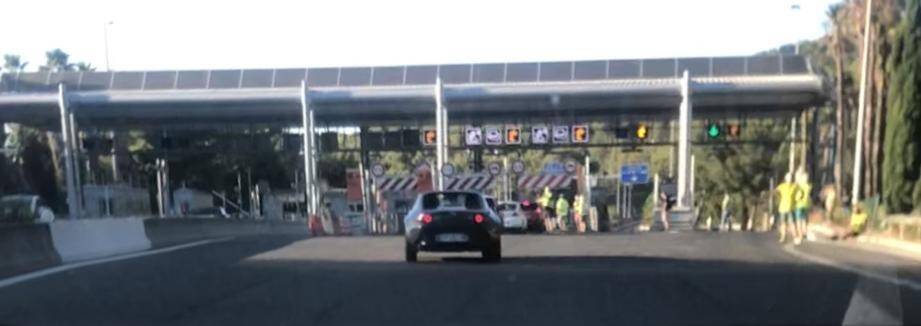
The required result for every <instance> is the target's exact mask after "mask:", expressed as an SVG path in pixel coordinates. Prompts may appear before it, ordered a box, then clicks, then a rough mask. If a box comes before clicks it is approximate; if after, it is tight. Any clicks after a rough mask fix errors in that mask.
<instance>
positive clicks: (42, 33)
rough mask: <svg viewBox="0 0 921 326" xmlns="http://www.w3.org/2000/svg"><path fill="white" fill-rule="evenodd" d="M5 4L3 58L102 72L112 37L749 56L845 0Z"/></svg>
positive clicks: (181, 57) (577, 54)
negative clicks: (57, 51) (63, 56)
mask: <svg viewBox="0 0 921 326" xmlns="http://www.w3.org/2000/svg"><path fill="white" fill-rule="evenodd" d="M12 1H15V2H16V4H15V5H14V6H13V7H15V8H16V9H15V10H16V13H6V14H4V15H3V19H0V31H3V32H2V33H0V35H2V36H0V54H19V55H21V56H22V57H23V59H24V60H25V61H29V62H30V64H29V69H28V70H34V69H37V68H38V66H39V65H40V64H41V63H42V62H44V52H45V51H48V50H50V49H54V48H61V49H63V50H64V51H65V52H67V53H69V54H71V62H77V61H87V62H90V63H92V64H93V65H94V66H96V67H98V68H99V69H100V70H105V69H106V55H105V54H106V51H105V44H106V42H105V39H106V34H108V45H109V46H108V48H109V51H108V53H109V60H108V61H109V67H110V69H111V70H172V69H235V68H288V67H332V66H370V65H375V66H381V65H407V64H439V63H485V62H518V61H557V60H590V59H628V58H659V57H693V56H731V55H751V54H754V53H756V52H759V51H763V50H767V49H772V48H776V47H777V46H778V45H781V44H785V43H791V42H793V41H796V40H806V39H814V38H817V37H820V36H821V35H823V34H824V33H825V30H826V26H827V20H826V18H825V17H826V16H825V12H826V9H827V8H828V6H829V5H830V4H832V3H836V2H840V1H841V0H642V1H639V0H602V1H587V0H559V1H539V0H530V1H511V0H507V1H500V0H463V1H435V0H389V1H379V0H378V1H374V0H370V1H359V0H327V1H313V0H310V1H308V0H302V1H279V0H259V1H251V0H242V1H229V0H227V1H205V0H178V1H177V0H159V1H136V0H116V1H110V0H62V1H48V0H28V1H24V0H12ZM795 5H796V6H798V8H799V9H793V7H794V6H795ZM4 7H5V8H11V7H10V6H4ZM109 23H110V24H109ZM106 31H107V32H106Z"/></svg>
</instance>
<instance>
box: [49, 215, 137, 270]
mask: <svg viewBox="0 0 921 326" xmlns="http://www.w3.org/2000/svg"><path fill="white" fill-rule="evenodd" d="M51 239H52V241H53V242H54V247H55V249H56V250H57V252H58V254H59V255H60V256H61V260H62V261H63V262H72V261H78V260H85V259H92V258H99V257H105V256H111V255H117V254H121V253H128V252H135V251H141V250H147V249H150V247H151V245H150V240H148V239H147V235H146V234H145V232H144V220H143V219H141V218H103V219H85V220H73V221H55V222H54V223H52V224H51Z"/></svg>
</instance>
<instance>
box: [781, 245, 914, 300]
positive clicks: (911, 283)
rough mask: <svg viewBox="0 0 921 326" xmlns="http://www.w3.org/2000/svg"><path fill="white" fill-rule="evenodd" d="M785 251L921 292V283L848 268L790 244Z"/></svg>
mask: <svg viewBox="0 0 921 326" xmlns="http://www.w3.org/2000/svg"><path fill="white" fill-rule="evenodd" d="M783 250H784V251H786V252H787V253H788V254H791V255H793V256H796V257H798V258H801V259H805V260H808V261H811V262H813V263H817V264H821V265H825V266H828V267H832V268H835V269H838V270H842V271H846V272H851V273H854V274H857V275H860V276H863V277H866V278H869V279H873V280H877V281H880V282H886V283H890V284H895V285H898V286H904V287H907V288H909V289H912V290H915V291H921V283H918V282H915V281H912V280H906V279H900V278H898V277H894V276H888V275H883V274H880V273H877V272H873V271H868V270H863V269H860V268H856V267H851V266H847V265H844V264H841V263H838V262H835V261H832V260H830V259H826V258H822V257H818V256H814V255H810V254H807V253H804V252H801V251H799V250H796V249H794V248H793V245H790V244H787V245H785V246H783Z"/></svg>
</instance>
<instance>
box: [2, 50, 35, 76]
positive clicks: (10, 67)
mask: <svg viewBox="0 0 921 326" xmlns="http://www.w3.org/2000/svg"><path fill="white" fill-rule="evenodd" d="M27 65H29V63H28V62H22V59H21V58H20V57H19V56H18V55H15V54H6V55H4V56H3V69H4V70H6V71H9V72H20V71H23V70H25V69H26V66H27Z"/></svg>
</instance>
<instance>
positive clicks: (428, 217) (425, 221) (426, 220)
mask: <svg viewBox="0 0 921 326" xmlns="http://www.w3.org/2000/svg"><path fill="white" fill-rule="evenodd" d="M419 220H420V221H422V224H429V223H432V215H431V214H422V215H420V216H419Z"/></svg>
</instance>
